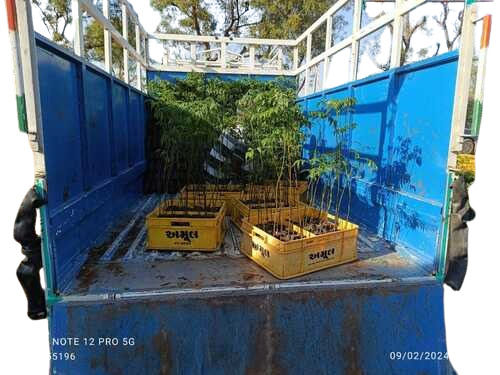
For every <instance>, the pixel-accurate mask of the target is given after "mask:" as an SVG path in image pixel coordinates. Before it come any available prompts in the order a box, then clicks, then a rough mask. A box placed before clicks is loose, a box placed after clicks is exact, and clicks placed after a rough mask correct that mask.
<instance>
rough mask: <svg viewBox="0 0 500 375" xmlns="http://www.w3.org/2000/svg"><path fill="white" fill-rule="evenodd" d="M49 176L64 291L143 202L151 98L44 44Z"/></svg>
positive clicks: (53, 251) (40, 49)
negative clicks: (109, 231) (93, 250)
mask: <svg viewBox="0 0 500 375" xmlns="http://www.w3.org/2000/svg"><path fill="white" fill-rule="evenodd" d="M37 58H38V68H39V82H40V97H41V104H42V106H41V108H42V123H43V141H44V155H45V165H46V171H47V176H46V179H47V189H48V210H47V213H48V216H49V220H48V222H47V223H45V225H46V226H47V228H46V230H47V233H48V235H49V238H50V243H49V250H50V257H51V259H52V262H53V267H52V269H53V272H54V275H52V278H53V280H54V284H55V285H53V286H52V288H53V290H55V291H59V290H61V289H62V288H64V286H65V285H66V283H67V281H68V280H70V279H71V278H72V277H74V273H75V272H76V271H77V270H78V269H79V266H80V265H81V263H82V262H83V261H84V259H85V255H86V253H85V251H86V250H87V249H88V248H90V246H92V245H94V244H95V243H96V242H97V241H99V240H100V236H101V235H104V233H105V230H106V228H107V227H108V226H110V225H112V224H113V223H114V222H115V221H116V220H117V219H118V218H119V216H120V215H121V214H122V212H123V210H126V209H127V208H128V207H129V206H130V205H131V204H133V203H134V202H135V201H136V200H138V199H140V196H141V187H142V174H143V172H144V169H145V157H144V144H145V139H144V136H145V130H144V128H145V122H144V121H145V116H144V111H145V108H144V98H143V95H142V94H141V93H139V92H138V91H136V90H134V89H132V88H130V87H127V86H123V85H122V84H121V83H119V82H118V81H116V80H115V79H114V78H112V77H111V76H110V75H108V74H107V73H105V72H103V71H101V70H99V69H98V68H92V67H90V66H89V65H88V64H86V63H84V62H83V61H82V60H81V59H79V58H78V57H76V56H74V55H72V54H70V53H69V52H68V51H67V50H65V49H62V48H60V47H58V46H56V45H54V44H52V43H51V42H50V41H48V40H46V39H45V38H43V37H41V36H37Z"/></svg>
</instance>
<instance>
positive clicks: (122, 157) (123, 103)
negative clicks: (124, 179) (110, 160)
mask: <svg viewBox="0 0 500 375" xmlns="http://www.w3.org/2000/svg"><path fill="white" fill-rule="evenodd" d="M127 105H128V88H127V87H126V86H124V85H121V84H119V83H114V84H113V132H114V136H115V137H114V138H115V150H114V151H115V154H114V159H115V161H116V163H115V168H116V173H120V172H123V171H124V170H126V169H127V168H128V117H129V116H128V107H127Z"/></svg>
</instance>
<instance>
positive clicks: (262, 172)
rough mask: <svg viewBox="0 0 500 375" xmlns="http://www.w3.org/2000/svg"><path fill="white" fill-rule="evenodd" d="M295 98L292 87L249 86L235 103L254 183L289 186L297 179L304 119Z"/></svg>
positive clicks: (305, 122) (305, 123)
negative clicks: (262, 88)
mask: <svg viewBox="0 0 500 375" xmlns="http://www.w3.org/2000/svg"><path fill="white" fill-rule="evenodd" d="M295 100H296V95H295V91H294V90H292V89H282V88H280V87H277V86H275V87H270V88H269V89H268V90H265V91H262V90H259V89H252V90H250V91H249V92H248V93H247V94H246V95H245V96H244V97H243V98H242V99H241V100H240V101H239V102H238V107H239V112H238V123H239V124H241V137H242V139H243V141H244V143H245V145H247V146H248V151H247V153H246V159H247V161H248V162H249V163H250V164H251V181H252V182H253V183H255V184H262V183H264V181H265V180H272V181H276V182H277V184H279V183H280V181H282V180H285V181H286V183H287V184H288V185H289V186H292V184H293V181H294V179H295V180H296V179H297V175H298V169H297V168H298V166H299V161H300V159H301V150H302V144H303V141H304V135H303V132H302V128H303V127H304V126H306V125H308V120H307V118H306V117H305V116H304V114H303V113H302V111H301V110H300V108H299V106H298V105H297V104H296V103H295Z"/></svg>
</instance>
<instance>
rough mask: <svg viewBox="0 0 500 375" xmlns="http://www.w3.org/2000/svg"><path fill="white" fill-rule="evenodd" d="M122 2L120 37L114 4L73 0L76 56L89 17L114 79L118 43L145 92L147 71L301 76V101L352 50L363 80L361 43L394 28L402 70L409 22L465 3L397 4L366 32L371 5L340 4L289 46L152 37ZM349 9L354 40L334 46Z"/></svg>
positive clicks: (360, 1)
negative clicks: (160, 51)
mask: <svg viewBox="0 0 500 375" xmlns="http://www.w3.org/2000/svg"><path fill="white" fill-rule="evenodd" d="M117 1H119V3H120V4H121V12H122V30H120V31H118V30H116V28H115V27H114V26H113V24H112V23H111V21H110V14H109V13H110V5H109V4H110V0H103V2H102V3H103V10H102V12H101V11H100V10H99V9H98V8H97V7H96V6H95V5H94V4H93V2H92V1H91V0H72V4H73V5H72V12H73V20H74V21H73V22H74V24H75V28H74V29H75V37H74V51H75V53H76V54H77V55H78V56H83V55H84V51H83V48H84V43H83V18H82V13H83V12H84V11H86V12H87V13H88V14H89V15H90V16H91V17H93V18H94V19H95V20H96V22H98V23H99V24H100V25H101V26H102V27H103V29H104V67H105V70H106V71H107V72H108V73H112V68H113V61H112V56H113V55H112V40H114V41H115V42H116V43H117V44H118V45H119V46H120V47H121V48H123V71H124V75H123V79H124V81H125V82H127V83H129V81H130V77H129V64H130V61H132V60H133V61H135V62H136V66H137V72H136V76H137V88H138V89H139V90H143V87H142V86H143V85H142V75H143V73H145V71H146V70H147V69H154V70H160V71H174V72H175V71H176V72H190V71H200V72H215V73H241V74H256V75H258V74H273V75H286V76H297V77H298V78H299V80H302V82H303V84H302V86H303V88H304V89H303V91H301V92H299V95H307V94H310V93H312V92H314V91H316V90H317V89H320V88H321V89H325V88H327V87H326V86H327V85H328V83H327V82H328V79H327V78H328V77H329V75H330V74H331V66H330V65H332V66H333V64H330V61H331V60H332V59H333V57H334V56H339V55H340V52H341V51H346V50H347V49H350V51H349V53H350V56H349V57H350V63H349V71H348V74H347V75H346V77H345V81H346V82H347V81H351V80H355V79H356V78H358V70H359V65H360V42H361V40H362V39H363V38H365V37H367V36H368V35H371V34H373V33H376V32H377V31H378V30H381V29H382V28H384V27H385V26H387V25H389V24H392V26H391V27H392V30H391V34H392V37H391V38H392V44H391V48H390V60H389V66H388V67H390V68H394V67H398V66H399V65H400V63H401V53H402V44H403V28H404V22H403V17H404V16H405V15H406V14H408V13H409V12H411V11H412V10H413V9H415V8H417V7H418V6H420V5H422V4H424V3H426V2H447V3H448V2H460V1H459V0H392V1H393V3H394V7H393V8H392V10H391V11H389V12H386V13H381V14H380V15H379V16H377V17H375V18H374V19H372V20H371V21H370V22H368V23H367V24H366V25H364V26H363V27H362V22H361V21H362V14H363V7H364V5H365V0H337V1H336V2H335V3H334V5H333V6H332V7H331V8H330V9H329V10H328V11H327V12H326V13H325V14H323V15H322V16H321V17H320V18H318V19H317V20H316V21H315V22H314V23H313V24H312V25H311V26H310V27H309V28H308V29H307V30H306V31H304V32H303V33H302V34H301V35H300V36H299V37H298V38H297V39H295V40H288V39H257V38H232V37H217V36H198V35H182V34H162V33H153V34H148V33H147V32H146V31H145V30H144V28H143V26H142V25H141V23H140V21H139V17H138V16H137V13H136V12H135V11H134V9H133V7H132V6H131V5H130V3H129V2H128V1H127V0H117ZM367 2H370V1H369V0H368V1H367ZM380 2H381V3H384V2H385V3H387V2H390V1H389V0H382V1H380ZM347 6H349V7H351V8H349V18H350V19H349V21H351V20H352V22H351V23H352V30H349V31H348V32H349V35H348V36H346V37H344V38H343V39H341V40H334V39H337V38H336V37H337V35H334V27H335V26H334V25H335V22H336V21H335V17H336V16H337V15H339V14H341V13H342V12H343V11H345V9H346V7H347ZM75 15H76V16H75ZM129 19H130V20H131V21H132V22H133V23H134V26H135V40H136V43H135V44H136V45H135V46H132V45H131V44H130V43H129V40H128V31H129ZM318 32H321V33H322V35H320V37H321V38H324V47H323V46H322V48H320V49H319V50H318V46H317V45H315V46H314V53H315V56H313V38H316V37H317V36H318V35H317V33H318ZM315 33H316V34H315ZM153 39H154V40H156V41H159V42H160V43H163V48H164V56H163V58H162V61H161V62H152V61H151V59H150V58H149V41H150V40H153ZM168 43H172V44H173V45H174V46H176V48H179V46H182V47H180V49H181V51H182V52H183V53H181V55H182V56H179V55H178V54H177V55H176V54H175V53H172V52H174V48H170V47H169V46H168ZM304 44H305V46H304ZM301 54H302V57H301V56H300V55H301ZM337 54H338V55H337ZM186 56H189V57H186ZM333 68H334V69H335V67H333Z"/></svg>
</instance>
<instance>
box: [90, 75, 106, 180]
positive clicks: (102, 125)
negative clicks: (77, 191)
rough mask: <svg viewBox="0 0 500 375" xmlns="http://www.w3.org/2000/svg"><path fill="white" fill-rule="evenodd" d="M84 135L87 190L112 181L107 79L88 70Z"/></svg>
mask: <svg viewBox="0 0 500 375" xmlns="http://www.w3.org/2000/svg"><path fill="white" fill-rule="evenodd" d="M84 77H85V80H84V85H85V92H88V93H89V94H87V95H85V119H86V121H85V133H86V136H87V158H88V176H87V187H88V188H90V187H92V186H97V185H99V184H101V183H102V182H104V180H106V179H108V178H109V177H111V148H110V147H109V146H110V126H109V124H110V122H111V121H110V120H111V118H110V116H111V114H110V108H109V102H108V98H109V95H110V93H109V92H108V81H109V80H108V77H106V76H105V75H102V74H100V73H98V72H95V71H93V70H91V69H87V72H86V74H85V76H84Z"/></svg>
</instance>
